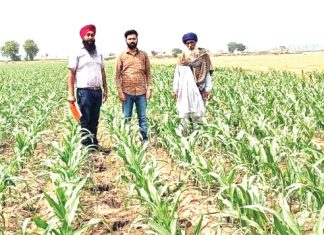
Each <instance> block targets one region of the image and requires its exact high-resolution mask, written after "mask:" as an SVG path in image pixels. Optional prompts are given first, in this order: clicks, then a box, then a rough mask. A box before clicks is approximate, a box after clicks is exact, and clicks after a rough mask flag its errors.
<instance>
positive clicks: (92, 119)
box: [68, 24, 108, 149]
mask: <svg viewBox="0 0 324 235" xmlns="http://www.w3.org/2000/svg"><path fill="white" fill-rule="evenodd" d="M95 35H96V27H95V26H94V25H92V24H89V25H86V26H84V27H82V28H81V30H80V36H81V39H82V43H83V48H82V49H80V50H79V52H78V54H77V55H75V56H71V57H70V58H69V63H68V68H69V76H68V89H69V96H68V100H69V102H75V101H77V102H78V105H79V109H80V111H81V115H82V116H81V119H80V124H81V127H82V128H83V131H82V135H83V137H84V139H83V140H82V144H83V145H84V146H89V145H91V147H94V148H95V149H98V148H99V145H98V139H97V130H98V123H99V113H100V106H101V104H102V101H103V100H104V101H105V100H106V99H107V95H108V94H107V83H106V73H105V65H104V58H103V55H102V54H101V53H99V52H98V51H97V49H96V44H95ZM74 86H75V87H76V96H75V94H74Z"/></svg>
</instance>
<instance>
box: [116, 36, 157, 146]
mask: <svg viewBox="0 0 324 235" xmlns="http://www.w3.org/2000/svg"><path fill="white" fill-rule="evenodd" d="M124 36H125V40H126V44H127V50H126V51H125V52H122V53H121V54H120V55H119V56H118V58H117V62H116V72H115V80H116V86H117V89H118V96H119V100H120V101H121V102H122V109H123V115H124V117H125V120H126V121H129V120H130V119H131V117H132V112H133V106H134V104H135V107H136V112H137V118H138V123H139V127H140V133H141V140H142V141H143V142H147V140H148V131H147V129H148V125H147V120H146V106H147V100H148V99H150V98H151V95H152V75H151V66H150V60H149V58H148V56H147V54H146V52H144V51H142V50H139V49H138V48H137V43H138V38H137V36H138V34H137V32H136V30H128V31H126V32H125V34H124Z"/></svg>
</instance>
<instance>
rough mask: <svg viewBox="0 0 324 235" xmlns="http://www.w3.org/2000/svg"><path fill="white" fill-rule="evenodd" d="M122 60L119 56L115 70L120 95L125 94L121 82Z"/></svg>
mask: <svg viewBox="0 0 324 235" xmlns="http://www.w3.org/2000/svg"><path fill="white" fill-rule="evenodd" d="M122 66H123V63H122V60H121V56H118V58H117V60H116V68H115V71H116V72H115V82H116V86H117V90H118V92H119V93H122V92H123V89H122V81H121V79H122V78H121V70H122Z"/></svg>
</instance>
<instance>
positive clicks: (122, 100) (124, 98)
mask: <svg viewBox="0 0 324 235" xmlns="http://www.w3.org/2000/svg"><path fill="white" fill-rule="evenodd" d="M118 97H119V100H120V101H121V102H124V101H125V100H126V96H125V94H124V92H121V93H119V94H118Z"/></svg>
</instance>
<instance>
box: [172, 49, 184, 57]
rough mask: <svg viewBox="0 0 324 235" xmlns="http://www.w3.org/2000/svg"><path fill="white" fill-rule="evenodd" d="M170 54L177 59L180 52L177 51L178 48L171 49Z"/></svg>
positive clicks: (179, 50)
mask: <svg viewBox="0 0 324 235" xmlns="http://www.w3.org/2000/svg"><path fill="white" fill-rule="evenodd" d="M171 53H172V56H173V57H177V56H178V55H179V54H181V53H182V50H181V49H179V48H173V49H172V51H171Z"/></svg>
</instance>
